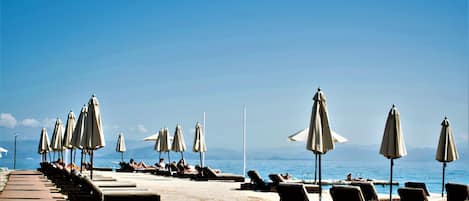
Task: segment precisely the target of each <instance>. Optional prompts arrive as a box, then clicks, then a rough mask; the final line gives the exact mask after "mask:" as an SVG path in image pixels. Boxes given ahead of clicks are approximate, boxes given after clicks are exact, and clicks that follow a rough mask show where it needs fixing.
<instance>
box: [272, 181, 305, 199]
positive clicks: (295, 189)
mask: <svg viewBox="0 0 469 201" xmlns="http://www.w3.org/2000/svg"><path fill="white" fill-rule="evenodd" d="M277 193H278V195H279V196H280V201H300V200H301V201H309V198H308V193H307V192H306V189H305V187H304V185H303V184H293V183H292V184H289V183H281V184H279V185H278V186H277Z"/></svg>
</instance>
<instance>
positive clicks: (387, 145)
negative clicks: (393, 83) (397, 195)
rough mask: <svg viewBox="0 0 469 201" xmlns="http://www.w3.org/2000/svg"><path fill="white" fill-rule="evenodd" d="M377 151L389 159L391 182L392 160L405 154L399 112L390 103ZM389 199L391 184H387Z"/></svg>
mask: <svg viewBox="0 0 469 201" xmlns="http://www.w3.org/2000/svg"><path fill="white" fill-rule="evenodd" d="M379 153H380V154H381V155H383V156H384V157H386V158H388V159H391V168H390V169H391V174H390V181H389V183H390V184H392V167H393V165H394V162H393V160H394V159H397V158H400V157H403V156H405V155H407V150H406V148H405V143H404V136H403V134H402V129H401V120H400V114H399V111H397V108H396V106H395V105H392V108H391V110H390V111H389V114H388V118H387V120H386V126H385V127H384V134H383V140H382V141H381V148H380V151H379ZM389 200H392V185H389Z"/></svg>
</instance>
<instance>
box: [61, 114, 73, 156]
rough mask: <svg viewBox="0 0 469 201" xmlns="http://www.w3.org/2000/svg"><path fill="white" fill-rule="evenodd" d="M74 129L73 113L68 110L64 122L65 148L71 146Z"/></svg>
mask: <svg viewBox="0 0 469 201" xmlns="http://www.w3.org/2000/svg"><path fill="white" fill-rule="evenodd" d="M73 130H75V114H74V113H73V112H72V111H71V110H70V112H69V113H68V117H67V123H66V124H65V132H64V139H63V146H64V147H65V148H67V149H71V148H73V145H72V143H71V142H72V135H73Z"/></svg>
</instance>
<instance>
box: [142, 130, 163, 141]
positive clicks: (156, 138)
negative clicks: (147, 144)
mask: <svg viewBox="0 0 469 201" xmlns="http://www.w3.org/2000/svg"><path fill="white" fill-rule="evenodd" d="M159 136H160V131H158V132H157V133H155V134H153V135H150V136H148V137H146V138H143V141H157V140H158V137H159Z"/></svg>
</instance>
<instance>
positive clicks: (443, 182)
mask: <svg viewBox="0 0 469 201" xmlns="http://www.w3.org/2000/svg"><path fill="white" fill-rule="evenodd" d="M445 169H446V162H443V180H442V182H441V197H443V196H444V195H443V194H444V192H445Z"/></svg>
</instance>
